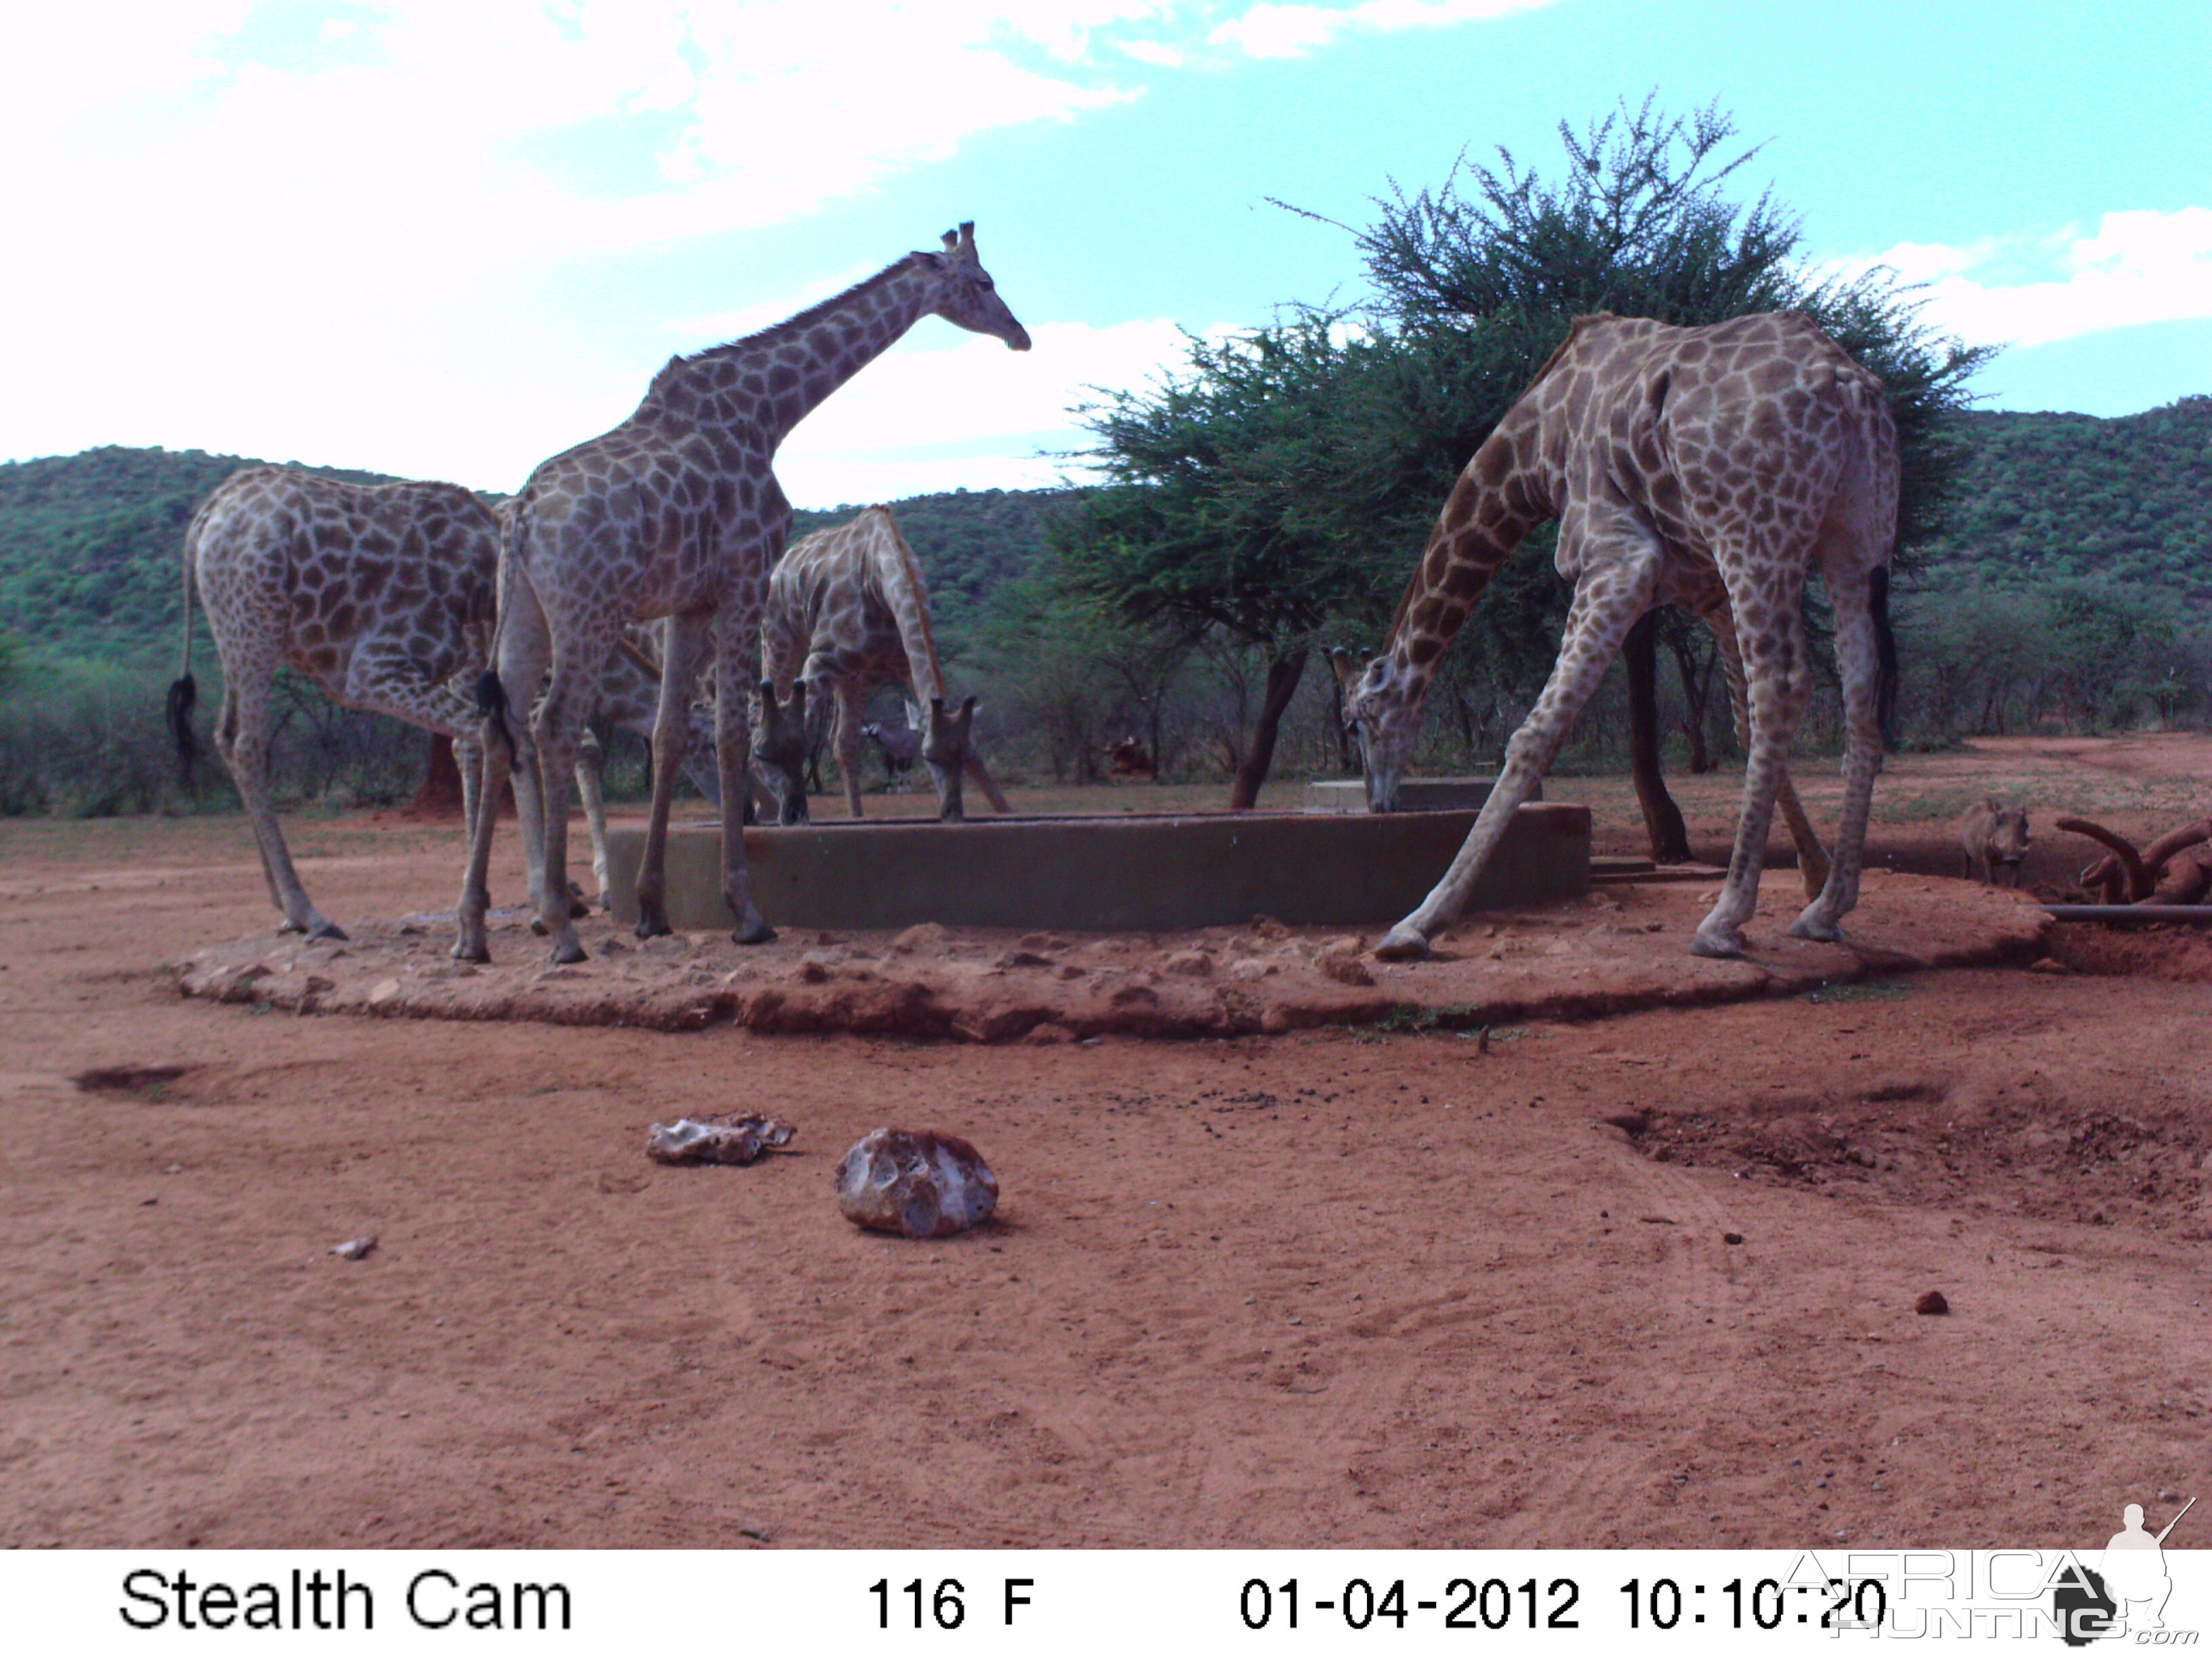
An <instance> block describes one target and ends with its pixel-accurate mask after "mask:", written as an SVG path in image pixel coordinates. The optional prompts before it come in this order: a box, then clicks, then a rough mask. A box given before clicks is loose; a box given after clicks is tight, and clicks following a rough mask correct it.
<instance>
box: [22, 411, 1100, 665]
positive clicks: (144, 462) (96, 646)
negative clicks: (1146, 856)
mask: <svg viewBox="0 0 2212 1659" xmlns="http://www.w3.org/2000/svg"><path fill="white" fill-rule="evenodd" d="M258 465H264V463H263V462H260V461H257V460H253V459H250V458H247V457H245V456H239V455H210V454H209V453H206V452H205V451H204V450H198V449H185V450H167V449H125V448H121V447H114V446H109V447H104V448H100V449H88V450H86V451H85V452H83V453H82V454H77V455H62V456H52V457H47V458H44V459H39V460H32V461H14V462H8V463H4V464H0V633H4V634H9V635H14V636H15V639H16V640H17V641H19V643H20V644H21V646H22V647H24V648H26V649H27V650H31V651H33V652H36V653H40V654H41V655H45V656H48V657H55V658H81V659H97V660H99V661H101V662H104V663H106V664H108V665H148V666H151V665H157V664H158V665H164V666H166V665H167V664H168V663H169V662H171V661H172V660H173V655H174V653H175V650H176V637H177V635H176V629H177V624H178V606H179V603H180V601H181V598H182V594H183V569H182V564H183V557H184V541H185V526H187V525H189V524H190V523H191V519H192V515H193V514H194V513H197V512H198V511H199V508H200V504H201V503H202V502H203V501H205V500H206V499H207V498H208V496H209V495H210V494H212V493H213V491H214V490H215V488H216V485H218V484H220V483H222V481H223V480H224V479H225V478H227V477H229V476H230V475H231V474H232V473H233V472H235V471H238V470H239V469H240V467H245V466H258ZM303 470H304V471H310V472H317V473H320V474H322V475H323V476H324V477H331V478H343V479H347V480H349V481H350V482H352V483H390V482H392V479H391V477H390V476H389V475H388V474H385V473H380V472H362V471H354V470H351V469H348V468H343V467H324V466H316V467H307V468H305V469H303ZM1072 498H1073V492H1072V491H1066V490H1045V489H1038V490H998V489H986V490H978V491H969V490H956V491H953V492H951V493H950V494H945V495H918V496H915V497H912V498H911V499H909V500H907V501H898V502H895V503H893V505H894V506H895V507H896V510H897V513H898V515H899V525H900V527H901V528H902V530H903V531H904V532H905V534H906V537H907V539H908V542H909V543H910V544H912V545H913V547H914V550H915V554H916V556H918V557H919V558H920V559H921V562H922V569H923V572H924V574H925V575H926V576H927V578H928V580H929V582H930V586H931V592H932V594H933V596H934V597H935V598H936V599H937V603H938V605H939V609H940V611H943V612H944V614H945V620H946V621H947V622H948V623H951V624H952V625H954V626H956V627H957V625H959V623H961V622H962V621H963V620H964V619H965V618H967V617H972V616H973V615H974V614H975V611H976V609H977V608H978V607H980V606H981V605H982V603H983V601H984V599H985V596H986V595H987V594H988V593H989V592H991V591H992V589H993V588H994V587H995V586H998V585H999V584H1000V583H1002V582H1005V581H1007V580H1012V579H1013V578H1015V577H1018V576H1019V575H1021V574H1024V573H1025V572H1027V571H1029V570H1031V569H1033V568H1035V567H1036V564H1037V563H1038V562H1039V561H1040V560H1041V559H1042V557H1043V555H1044V548H1045V524H1046V521H1047V520H1048V517H1049V515H1050V514H1051V513H1052V512H1053V511H1054V509H1055V508H1056V507H1060V505H1062V504H1063V503H1065V502H1066V501H1069V500H1070V499H1072ZM493 499H496V497H494V498H493ZM859 511H860V508H859V507H838V508H836V509H834V510H831V511H828V512H801V513H796V514H794V516H793V526H792V533H793V536H800V535H805V534H806V533H807V532H811V531H815V530H821V529H826V528H828V527H829V526H832V525H837V524H842V523H843V522H844V521H845V520H848V519H850V518H851V517H853V516H854V514H855V513H858V512H859Z"/></svg>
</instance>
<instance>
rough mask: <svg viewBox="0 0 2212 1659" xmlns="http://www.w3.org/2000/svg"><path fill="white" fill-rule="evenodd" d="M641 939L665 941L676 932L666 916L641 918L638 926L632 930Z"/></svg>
mask: <svg viewBox="0 0 2212 1659" xmlns="http://www.w3.org/2000/svg"><path fill="white" fill-rule="evenodd" d="M630 931H631V932H632V933H635V934H636V935H637V936H638V937H639V938H640V939H665V938H666V937H667V936H668V935H669V934H670V933H673V932H674V931H675V930H674V929H673V928H671V927H669V925H668V921H667V918H666V917H665V916H658V915H653V916H640V917H639V918H638V921H637V926H636V927H633V928H632V929H631V930H630Z"/></svg>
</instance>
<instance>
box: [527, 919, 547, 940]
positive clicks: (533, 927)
mask: <svg viewBox="0 0 2212 1659" xmlns="http://www.w3.org/2000/svg"><path fill="white" fill-rule="evenodd" d="M530 931H531V932H532V933H535V934H537V935H538V938H540V939H544V937H546V935H547V934H549V933H551V932H552V929H550V927H546V925H545V918H544V917H543V916H532V917H531V919H530Z"/></svg>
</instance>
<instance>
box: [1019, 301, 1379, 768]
mask: <svg viewBox="0 0 2212 1659" xmlns="http://www.w3.org/2000/svg"><path fill="white" fill-rule="evenodd" d="M1332 320H1333V319H1329V318H1328V317H1326V316H1324V315H1322V314H1320V313H1304V314H1301V315H1298V316H1296V317H1293V318H1292V319H1290V320H1289V321H1287V322H1285V323H1283V324H1280V325H1276V326H1273V327H1270V328H1265V329H1260V330H1256V331H1254V332H1252V333H1249V334H1246V335H1243V336H1240V337H1236V338H1234V339H1231V340H1228V341H1225V342H1210V341H1206V340H1202V339H1197V338H1194V339H1192V341H1191V343H1190V349H1189V365H1188V374H1187V375H1186V376H1184V377H1182V378H1170V379H1168V380H1163V381H1160V382H1158V384H1156V385H1155V386H1153V387H1152V388H1151V389H1149V390H1148V391H1146V392H1115V393H1113V394H1110V395H1109V398H1108V400H1107V401H1106V402H1105V403H1104V404H1100V405H1097V406H1094V407H1093V408H1091V409H1090V410H1086V411H1085V412H1086V414H1087V416H1089V419H1090V422H1091V428H1092V430H1093V431H1095V432H1096V433H1097V435H1098V437H1099V439H1100V444H1099V447H1098V448H1097V450H1096V451H1094V452H1092V453H1093V454H1094V455H1095V457H1096V459H1097V463H1098V465H1099V469H1100V471H1103V473H1104V474H1105V476H1106V478H1107V480H1108V482H1107V483H1106V484H1105V486H1104V487H1103V488H1102V489H1099V490H1097V492H1096V493H1095V494H1093V495H1091V496H1089V497H1088V498H1087V499H1086V500H1085V502H1084V506H1083V510H1082V511H1081V512H1080V513H1075V514H1071V515H1069V517H1068V518H1066V519H1065V520H1061V521H1060V524H1059V526H1057V527H1056V529H1055V532H1054V539H1055V544H1056V550H1057V551H1058V553H1059V556H1060V569H1061V572H1062V575H1063V579H1064V580H1066V583H1067V584H1068V585H1069V586H1071V587H1072V588H1073V589H1074V590H1075V591H1076V592H1079V593H1081V594H1084V595H1085V596H1087V597H1090V598H1092V599H1097V600H1101V601H1103V602H1104V603H1106V604H1108V605H1110V606H1111V607H1112V608H1113V609H1114V610H1115V611H1116V612H1117V613H1118V614H1119V615H1121V617H1124V618H1125V619H1126V620H1127V622H1129V623H1132V624H1133V625H1136V626H1139V627H1145V628H1151V629H1158V630H1159V631H1160V632H1162V633H1163V634H1164V635H1165V636H1166V637H1167V638H1168V639H1170V640H1171V641H1176V642H1177V643H1179V644H1181V645H1182V646H1185V647H1188V646H1194V645H1196V644H1198V643H1199V642H1200V641H1204V640H1206V639H1207V638H1209V637H1212V638H1213V639H1215V640H1216V641H1220V642H1225V643H1226V644H1228V645H1231V646H1232V647H1251V648H1255V649H1257V650H1258V651H1260V652H1261V653H1263V654H1264V656H1265V659H1266V662H1267V672H1266V687H1265V690H1264V691H1263V692H1262V694H1261V698H1260V702H1259V708H1258V710H1257V713H1256V714H1255V718H1254V720H1253V725H1252V730H1251V735H1250V737H1249V739H1247V740H1245V741H1244V742H1243V744H1242V747H1241V752H1239V753H1237V754H1236V755H1235V756H1234V757H1232V759H1233V762H1234V764H1233V767H1232V770H1233V773H1234V778H1233V781H1232V782H1231V787H1230V796H1229V804H1230V805H1231V808H1232V809H1238V810H1241V809H1243V808H1247V807H1249V806H1250V805H1252V804H1253V803H1254V801H1255V800H1256V799H1258V796H1259V792H1260V786H1261V783H1263V782H1264V781H1266V779H1267V771H1268V769H1269V767H1270V766H1271V764H1272V763H1273V758H1274V750H1275V739H1276V734H1277V732H1279V729H1280V727H1281V724H1282V718H1283V713H1284V711H1285V709H1287V708H1289V707H1290V704H1291V698H1292V697H1293V696H1295V695H1296V694H1297V689H1298V682H1299V680H1300V678H1302V677H1303V676H1304V672H1305V666H1306V660H1307V657H1308V654H1309V653H1310V649H1311V645H1312V641H1313V637H1314V635H1315V633H1316V630H1317V629H1319V628H1320V627H1321V625H1322V623H1323V622H1324V621H1325V620H1326V619H1327V618H1328V617H1329V615H1330V614H1331V612H1332V611H1333V610H1334V608H1335V607H1336V606H1337V605H1339V604H1340V602H1341V601H1342V600H1343V599H1344V597H1345V596H1346V593H1347V592H1350V591H1352V589H1353V588H1354V587H1355V586H1358V585H1361V584H1362V583H1363V581H1364V569H1363V568H1362V564H1361V561H1360V560H1359V559H1358V557H1357V556H1354V555H1353V554H1352V552H1351V551H1350V550H1348V547H1347V545H1346V540H1345V538H1344V536H1343V533H1342V529H1341V526H1339V525H1337V524H1335V523H1334V522H1325V521H1323V520H1319V519H1316V518H1312V517H1310V516H1308V515H1306V514H1304V513H1301V512H1300V511H1299V510H1298V509H1297V506H1296V504H1295V502H1294V501H1286V500H1285V494H1284V492H1285V484H1286V483H1297V481H1305V482H1306V487H1307V488H1308V489H1311V488H1312V483H1313V481H1314V480H1316V477H1317V476H1318V475H1319V474H1321V473H1322V471H1325V470H1326V468H1327V467H1328V465H1329V464H1330V463H1329V451H1330V448H1331V441H1330V434H1331V431H1332V429H1333V428H1335V427H1336V426H1338V425H1340V423H1341V422H1342V420H1343V410H1342V406H1341V403H1340V394H1341V392H1342V390H1343V387H1344V385H1345V382H1346V378H1347V372H1348V368H1349V365H1350V364H1351V363H1352V362H1353V361H1354V359H1353V358H1351V357H1347V356H1346V353H1345V351H1344V349H1343V348H1342V346H1341V344H1340V342H1339V341H1338V340H1337V339H1336V338H1334V335H1333V331H1332V327H1331V324H1332Z"/></svg>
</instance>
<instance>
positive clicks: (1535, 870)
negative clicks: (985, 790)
mask: <svg viewBox="0 0 2212 1659" xmlns="http://www.w3.org/2000/svg"><path fill="white" fill-rule="evenodd" d="M1473 824H1474V812H1473V811H1414V812H1393V813H1389V814H1387V815H1383V816H1375V815H1370V814H1367V813H1344V814H1338V813H1334V812H1236V813H1229V812H1222V813H1204V814H1196V815H1191V816H1187V817H1167V816H1161V817H1147V816H1143V815H1139V814H1127V815H1123V816H1120V817H992V818H971V819H969V821H968V822H967V823H930V822H923V823H917V822H915V821H914V820H912V819H907V820H885V819H876V820H866V821H863V822H860V823H852V822H850V821H832V822H829V823H810V824H799V825H795V826H793V827H792V828H789V829H784V828H781V827H772V828H759V829H748V830H746V831H745V860H746V863H747V865H748V866H749V868H750V873H751V878H752V890H753V901H754V902H755V903H757V904H758V905H759V906H760V910H761V914H762V915H763V916H765V917H766V918H767V919H768V921H769V924H770V925H771V926H774V927H849V928H896V927H911V926H913V925H914V924H915V923H916V922H923V921H934V922H939V923H942V924H943V925H944V926H945V927H1019V928H1065V929H1071V930H1082V931H1095V932H1121V931H1140V932H1166V931H1172V930H1176V929H1180V928H1192V927H1231V926H1238V925H1242V924H1243V923H1246V922H1249V921H1251V920H1252V919H1253V918H1254V917H1255V916H1261V915H1265V916H1272V917H1273V918H1274V919H1275V920H1277V921H1282V922H1286V923H1288V924H1290V925H1291V926H1294V927H1304V926H1322V927H1329V926H1342V927H1364V926H1367V925H1370V924H1383V923H1389V922H1392V921H1396V920H1397V919H1398V918H1399V917H1400V916H1402V915H1405V914H1406V913H1407V911H1408V910H1410V909H1412V908H1413V907H1414V906H1415V905H1416V904H1418V903H1419V902H1420V901H1421V899H1422V897H1423V896H1425V894H1426V893H1427V892H1428V890H1429V889H1430V888H1431V887H1432V886H1433V885H1435V884H1436V881H1437V878H1438V877H1439V876H1441V875H1443V872H1444V870H1445V867H1446V866H1449V864H1450V862H1451V860H1452V855H1453V854H1455V853H1457V852H1458V851H1459V848H1460V844H1461V843H1462V842H1464V841H1465V840H1466V839H1467V832H1468V829H1469V828H1471V827H1472V826H1473ZM644 842H645V832H644V831H643V829H639V828H635V827H623V828H617V829H610V831H609V832H608V837H607V859H608V864H609V866H610V870H609V874H610V877H611V893H610V895H609V897H610V900H611V905H612V908H613V911H614V914H615V916H616V917H617V920H619V921H625V922H633V921H636V919H637V866H638V860H639V858H640V856H641V854H642V853H643V851H644ZM1589 848H1590V818H1589V808H1587V807H1583V806H1559V805H1532V806H1523V807H1522V808H1521V809H1520V810H1519V811H1517V812H1516V813H1515V814H1514V816H1513V820H1512V822H1511V823H1510V824H1509V825H1508V826H1507V828H1506V832H1505V836H1504V840H1503V841H1502V842H1500V843H1499V845H1498V851H1497V854H1496V855H1495V856H1494V857H1493V858H1492V860H1491V864H1490V867H1489V868H1488V869H1487V870H1486V871H1485V872H1483V878H1482V880H1481V882H1480V884H1477V886H1476V888H1475V891H1474V900H1473V902H1472V903H1471V904H1470V906H1469V908H1473V909H1492V910H1494V909H1509V908H1522V907H1527V906H1533V905H1541V904H1547V903H1550V902H1553V901H1555V900H1559V899H1564V898H1571V897H1575V896H1578V895H1580V894H1582V893H1584V892H1586V891H1588V890H1589ZM668 920H669V924H670V926H671V927H676V928H678V929H679V930H684V931H703V930H707V929H712V928H723V927H728V926H729V925H730V917H729V914H728V908H727V907H726V905H725V904H724V903H723V902H722V893H721V830H720V827H719V826H717V825H714V824H679V825H676V826H674V827H672V828H671V829H670V831H669V836H668Z"/></svg>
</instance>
